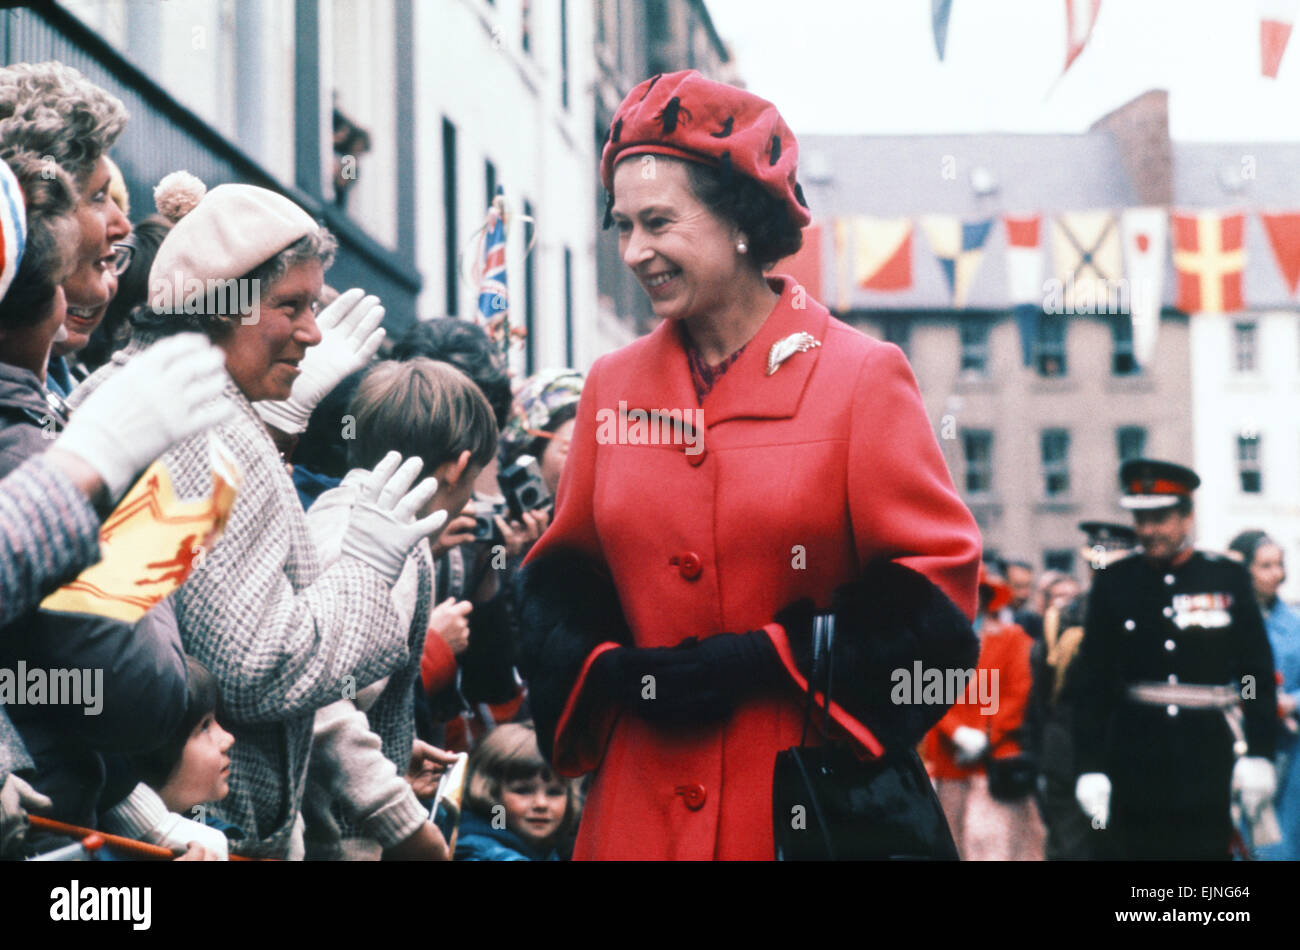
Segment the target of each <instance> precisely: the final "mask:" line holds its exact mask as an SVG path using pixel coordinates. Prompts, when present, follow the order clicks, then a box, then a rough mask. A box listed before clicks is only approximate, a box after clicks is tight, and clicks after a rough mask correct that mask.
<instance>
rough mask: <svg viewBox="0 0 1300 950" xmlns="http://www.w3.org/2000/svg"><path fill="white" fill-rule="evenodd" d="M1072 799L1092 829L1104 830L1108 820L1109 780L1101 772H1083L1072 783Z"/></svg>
mask: <svg viewBox="0 0 1300 950" xmlns="http://www.w3.org/2000/svg"><path fill="white" fill-rule="evenodd" d="M1074 797H1075V799H1076V800H1077V801H1078V803H1079V807H1080V808H1082V809H1083V813H1084V814H1085V815H1087V816H1088V817H1089V818H1091V819H1092V823H1093V826H1094V827H1097V828H1105V827H1106V822H1107V821H1108V820H1109V818H1110V778H1109V777H1108V776H1106V775H1105V774H1103V773H1101V772H1085V773H1084V774H1082V775H1080V776H1079V780H1078V781H1077V782H1075V783H1074Z"/></svg>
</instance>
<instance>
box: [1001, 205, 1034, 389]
mask: <svg viewBox="0 0 1300 950" xmlns="http://www.w3.org/2000/svg"><path fill="white" fill-rule="evenodd" d="M1002 222H1003V224H1004V225H1005V226H1006V229H1007V292H1008V295H1009V298H1010V300H1011V310H1012V313H1013V315H1014V316H1015V318H1016V326H1017V327H1018V328H1019V330H1020V354H1021V357H1022V359H1023V360H1024V364H1025V366H1032V365H1033V361H1034V341H1035V340H1036V339H1037V338H1038V322H1039V319H1040V318H1041V317H1042V315H1043V245H1042V241H1041V239H1040V232H1041V227H1040V226H1041V224H1042V219H1041V218H1040V216H1039V215H1036V214H1031V215H1006V216H1005V217H1004V218H1003V219H1002Z"/></svg>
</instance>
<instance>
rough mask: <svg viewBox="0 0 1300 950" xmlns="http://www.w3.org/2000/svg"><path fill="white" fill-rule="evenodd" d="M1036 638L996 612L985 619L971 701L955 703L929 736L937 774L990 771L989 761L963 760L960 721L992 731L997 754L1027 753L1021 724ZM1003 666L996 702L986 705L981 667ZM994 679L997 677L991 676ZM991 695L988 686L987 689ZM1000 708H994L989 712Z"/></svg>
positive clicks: (992, 750) (928, 754) (930, 761)
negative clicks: (958, 754) (956, 742)
mask: <svg viewBox="0 0 1300 950" xmlns="http://www.w3.org/2000/svg"><path fill="white" fill-rule="evenodd" d="M1033 644H1034V641H1033V640H1031V639H1030V638H1029V634H1027V633H1025V631H1024V630H1023V629H1021V628H1020V627H1019V626H1017V625H1016V624H1014V623H1002V622H1000V621H997V620H994V619H993V618H991V617H986V618H985V620H984V628H983V630H982V631H981V632H980V660H979V666H978V668H977V669H976V674H975V675H976V679H975V680H973V681H972V682H971V683H970V685H969V687H968V688H967V691H966V697H965V702H960V703H957V704H955V705H954V706H953V707H952V708H951V709H949V710H948V712H947V713H945V714H944V717H943V718H942V719H941V720H939V724H938V725H937V726H935V727H934V728H933V729H931V730H930V732H929V733H927V734H926V737H925V761H926V764H927V765H928V766H929V769H930V774H931V775H932V776H934V777H935V778H968V777H970V776H971V775H975V774H976V773H978V772H982V771H984V763H983V762H982V761H981V762H977V763H975V764H974V765H971V766H966V765H958V764H957V761H956V759H955V758H954V757H953V753H954V752H955V751H956V748H955V746H953V744H952V734H953V732H954V731H955V730H956V729H957V727H958V726H970V727H971V728H972V729H978V730H980V732H983V733H984V734H985V735H986V736H988V740H989V745H988V748H989V752H988V755H989V757H991V758H994V759H1010V758H1015V757H1016V756H1018V755H1020V753H1021V745H1020V738H1021V736H1020V730H1021V729H1022V728H1023V726H1024V723H1025V711H1026V709H1027V708H1028V706H1029V692H1030V689H1031V687H1032V686H1033V673H1032V672H1031V668H1030V665H1029V651H1030V649H1031V648H1032V647H1033ZM981 670H984V671H992V670H997V671H998V679H997V691H996V698H997V702H996V705H995V704H993V703H989V704H987V706H985V705H981V702H982V698H981V696H980V695H979V681H978V678H979V677H980V676H981V675H985V676H987V673H985V674H981V673H980V671H981ZM986 682H988V683H989V684H991V683H992V681H991V680H986ZM984 695H985V696H987V691H986V692H985V694H984ZM987 709H995V710H996V711H994V712H991V713H989V712H986V710H987Z"/></svg>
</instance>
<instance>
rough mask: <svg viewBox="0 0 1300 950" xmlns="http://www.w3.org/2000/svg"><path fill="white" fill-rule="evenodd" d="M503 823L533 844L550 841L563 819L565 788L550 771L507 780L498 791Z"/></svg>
mask: <svg viewBox="0 0 1300 950" xmlns="http://www.w3.org/2000/svg"><path fill="white" fill-rule="evenodd" d="M501 799H502V802H501V803H502V804H503V805H505V808H506V827H507V828H509V829H510V830H511V831H513V832H514V833H515V834H517V835H518V836H519V837H520V838H522V839H524V841H526V842H528V843H529V844H531V845H534V846H542V845H545V844H548V843H550V840H551V839H552V838H554V837H555V835H556V833H557V832H558V831H559V830H560V825H561V824H562V823H563V822H564V814H565V811H566V810H567V805H568V790H567V789H566V788H565V787H564V784H563V783H562V782H561V781H560V780H559V779H557V778H556V777H555V776H554V775H550V774H541V775H534V776H533V777H532V778H525V779H516V780H515V781H513V782H507V783H506V786H505V788H504V789H503V790H502V793H501Z"/></svg>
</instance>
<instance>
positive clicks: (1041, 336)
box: [1034, 313, 1066, 377]
mask: <svg viewBox="0 0 1300 950" xmlns="http://www.w3.org/2000/svg"><path fill="white" fill-rule="evenodd" d="M1034 361H1035V363H1036V364H1037V366H1038V374H1039V375H1040V376H1048V377H1053V376H1064V375H1065V371H1066V366H1065V317H1064V316H1063V315H1062V314H1059V313H1045V314H1043V316H1042V317H1041V318H1040V319H1039V321H1038V336H1037V338H1036V339H1035V340H1034Z"/></svg>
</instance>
